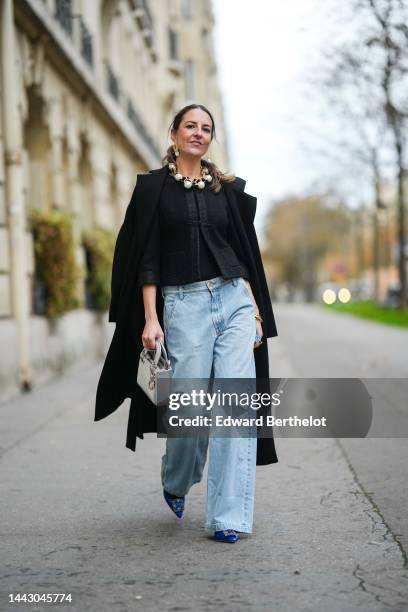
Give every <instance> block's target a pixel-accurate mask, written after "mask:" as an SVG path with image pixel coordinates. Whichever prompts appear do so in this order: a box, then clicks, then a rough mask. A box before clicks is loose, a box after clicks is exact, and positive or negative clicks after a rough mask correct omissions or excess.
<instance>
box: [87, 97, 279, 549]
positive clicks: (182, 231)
mask: <svg viewBox="0 0 408 612" xmlns="http://www.w3.org/2000/svg"><path fill="white" fill-rule="evenodd" d="M214 135H215V125H214V120H213V117H212V115H211V113H210V111H209V110H208V109H207V108H205V107H204V106H202V105H199V104H193V105H189V106H186V107H184V108H183V109H181V110H180V111H179V112H178V113H177V114H176V116H175V117H174V120H173V122H172V129H171V140H172V145H171V146H170V147H169V148H168V150H167V153H166V155H165V157H164V158H163V160H162V163H163V164H164V165H163V168H161V169H159V170H157V171H153V173H157V174H160V176H161V181H160V187H159V188H158V189H157V192H156V195H155V197H154V201H155V205H154V206H153V209H154V210H149V212H148V213H147V211H145V213H142V207H143V206H144V207H146V209H147V206H148V204H147V203H146V202H152V201H153V195H152V193H153V189H150V192H149V193H150V195H149V197H145V198H144V199H143V201H142V199H141V198H142V194H140V195H139V198H138V197H137V195H136V189H135V191H134V194H133V196H132V202H133V203H134V205H133V208H132V207H131V206H129V207H128V211H127V213H126V218H125V221H124V224H123V226H122V228H121V232H120V234H119V236H118V241H117V245H116V249H115V257H114V263H113V272H112V302H111V308H110V317H109V320H116V322H117V329H118V328H119V330H121V333H119V334H118V337H117V338H116V344H118V343H120V342H121V341H120V340H119V338H122V343H123V342H124V335H125V334H124V330H125V323H124V322H125V321H127V324H126V325H127V328H128V329H129V328H130V329H133V330H134V331H135V330H138V331H139V333H140V341H141V344H142V346H143V347H144V348H149V349H153V348H155V345H156V340H157V339H159V340H161V341H162V342H163V343H164V344H165V345H166V348H167V353H168V357H169V359H170V361H171V364H172V368H173V377H174V378H175V379H177V378H184V379H185V378H188V379H192V378H206V379H210V378H215V379H219V378H240V379H241V378H243V379H256V378H257V377H264V378H265V379H267V378H268V377H269V371H268V357H267V350H266V349H267V347H266V339H265V331H264V329H263V325H264V324H266V337H271V336H276V335H277V332H276V326H275V322H274V318H273V313H272V306H271V304H270V299H269V293H268V292H267V289H266V282H265V275H264V271H263V267H262V261H261V259H260V254H259V248H258V243H257V240H256V234H255V230H254V227H253V216H254V215H255V210H254V209H252V210H251V208H250V205H249V204H248V200H247V201H246V202H245V203H247V204H248V210H246V211H242V212H241V213H240V214H238V211H239V210H240V208H239V206H237V205H236V201H235V199H234V196H233V192H236V191H238V192H241V193H243V185H245V182H244V181H243V180H242V179H239V178H238V177H235V176H232V175H227V174H223V173H221V172H220V171H219V169H218V168H217V167H216V165H215V164H213V163H212V162H211V161H210V160H209V159H208V158H207V159H206V158H205V156H206V155H207V151H208V148H209V146H210V143H211V141H212V139H213V137H214ZM146 193H147V190H145V194H146ZM244 195H245V196H246V198H250V199H252V204H253V205H254V206H256V200H255V204H254V202H253V200H254V198H252V197H251V196H248V194H244ZM139 200H140V201H139ZM132 202H131V204H132ZM232 202H234V203H235V205H234V204H233V203H232ZM149 208H150V207H149ZM145 216H147V217H148V222H146V223H145V226H143V221H142V219H143V218H144V217H145ZM138 218H139V223H138ZM138 226H139V229H137V228H138ZM146 226H148V228H149V230H148V235H147V236H143V235H142V234H141V231H142V229H143V227H144V228H145V229H146ZM133 234H134V235H133ZM132 262H133V264H134V266H135V267H136V269H135V267H134V266H133V272H132V273H131V272H130V270H131V267H132ZM129 276H130V277H131V280H129ZM252 281H254V283H255V286H256V289H255V291H254V292H255V294H257V297H258V301H259V302H260V303H258V301H257V300H256V299H255V296H254V292H253V290H252ZM135 286H136V290H135V289H134V287H135ZM130 287H133V290H134V292H135V293H137V295H138V303H137V304H136V305H135V308H134V311H133V313H132V312H131V311H130V309H129V302H131V301H132V298H131V297H130V296H131V292H130V291H129V288H130ZM124 296H129V298H128V299H126V298H125V297H124ZM133 296H134V294H133ZM133 299H134V297H133ZM119 311H121V314H120V315H119V314H118V313H119ZM125 313H127V314H125ZM135 313H136V314H135ZM142 317H143V318H142ZM264 318H265V319H266V320H265V322H264ZM112 345H115V337H114V339H113V341H112ZM112 345H111V347H110V351H109V353H110V357H109V353H108V356H107V360H106V362H105V365H104V371H105V372H104V371H103V372H102V375H101V380H100V382H99V385H98V392H97V409H96V415H95V420H99V419H100V418H104V416H107V414H110V413H111V412H113V410H114V409H115V408H116V407H117V405H118V402H119V403H121V402H120V399H121V397H122V396H123V394H125V397H126V396H129V397H132V404H131V412H130V416H129V425H128V440H127V445H128V447H129V448H132V449H133V450H134V444H133V445H132V442H131V437H132V434H133V435H134V432H136V435H139V437H142V438H143V432H146V431H155V430H157V424H152V422H151V418H152V417H151V413H152V408H151V409H150V416H148V415H147V411H146V410H141V406H137V404H136V401H137V399H139V400H140V398H141V396H140V390H139V392H138V391H137V389H135V386H134V381H131V380H130V376H131V375H132V374H133V376H134V377H136V371H135V370H133V372H132V373H131V372H130V371H129V370H128V373H127V374H125V376H124V379H122V380H123V385H122V390H121V391H118V390H117V389H116V392H114V393H113V394H112V390H110V401H108V402H107V401H106V397H103V396H104V395H106V391H107V388H106V377H107V371H108V368H110V370H112V366H113V360H114V359H115V357H114V356H115V355H116V356H117V354H118V348H119V347H118V346H116V348H112ZM133 351H135V352H136V348H135V346H134V345H133ZM257 351H262V357H261V356H260V357H259V359H257V358H256V352H257ZM127 354H129V353H127ZM124 355H125V356H124ZM137 357H138V355H137ZM132 359H133V361H132V362H133V363H134V357H132ZM117 361H118V359H117V357H116V365H115V367H116V370H117V371H118V369H119V367H120V366H119V364H118V363H117ZM120 362H121V364H122V368H123V364H124V363H126V351H125V353H124V354H123V351H122V355H121V359H120ZM109 364H110V365H109ZM104 380H105V382H104ZM254 382H255V380H254ZM108 393H109V392H108ZM119 396H120V397H119ZM122 401H123V400H122ZM146 402H149V400H148V399H146V398H145V399H143V404H144V407H145V408H146ZM149 403H150V402H149ZM150 406H151V407H152V405H151V404H150ZM260 442H263V445H260ZM266 444H267V445H268V450H267V449H266ZM262 448H263V450H262ZM207 451H208V454H209V465H208V482H207V512H206V520H205V529H206V530H207V531H209V532H211V533H212V534H213V537H214V539H215V540H217V541H220V542H229V543H233V542H236V541H237V540H238V539H239V533H252V526H253V506H254V492H255V471H256V465H257V463H258V464H261V463H264V464H265V463H275V462H276V461H277V457H276V453H275V448H274V443H273V438H269V439H263V440H260V439H258V440H257V437H256V435H255V436H254V435H252V436H251V435H248V436H247V437H243V436H239V437H217V436H210V437H203V436H190V437H171V436H168V437H167V439H166V450H165V454H164V455H163V458H162V465H161V481H162V487H163V495H164V499H165V500H166V502H167V504H168V506H169V507H170V509H171V510H172V511H173V512H174V514H175V515H176V516H177V517H178V518H181V517H182V516H183V512H184V509H185V505H186V496H187V494H188V492H189V491H190V489H191V487H192V485H193V484H195V483H197V482H200V480H201V478H202V473H203V469H204V465H205V462H206V455H207Z"/></svg>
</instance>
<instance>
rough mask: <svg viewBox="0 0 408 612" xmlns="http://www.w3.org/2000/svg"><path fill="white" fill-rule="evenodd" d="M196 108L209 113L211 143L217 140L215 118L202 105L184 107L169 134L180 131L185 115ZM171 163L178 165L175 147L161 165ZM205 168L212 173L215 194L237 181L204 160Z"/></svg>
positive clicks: (167, 153)
mask: <svg viewBox="0 0 408 612" xmlns="http://www.w3.org/2000/svg"><path fill="white" fill-rule="evenodd" d="M194 108H201V110H203V111H204V112H205V113H207V115H209V117H210V118H211V123H212V126H211V141H212V139H213V138H215V139H216V135H215V123H214V118H213V116H212V114H211V113H210V111H209V110H208V108H206V107H205V106H203V105H202V104H189V105H188V106H184V108H182V109H180V110H179V111H178V112H177V113H176V115H175V117H174V119H173V121H172V122H171V125H170V127H169V132H170V131H171V130H172V129H174V130H175V131H177V130H178V128H179V125H180V123H181V120H182V119H183V117H184V115H185V114H186V113H187V112H188V111H189V110H192V109H194ZM170 162H173V163H177V157H176V156H175V154H174V149H173V145H170V146H169V148H168V149H167V151H166V155H165V156H164V157H163V159H162V160H161V163H162V164H163V165H165V164H168V163H170ZM201 162H202V164H203V166H206V167H207V168H208V170H209V171H210V173H211V176H212V177H213V180H212V182H211V185H210V188H211V189H213V190H214V191H215V192H218V191H219V190H220V189H221V187H222V185H223V183H232V182H233V181H235V178H236V177H235V176H234V175H233V174H226V173H224V172H221V170H220V169H219V168H218V167H217V166H216V164H214V162H212V161H211V162H209V161H208V160H206V159H204V158H202V160H201Z"/></svg>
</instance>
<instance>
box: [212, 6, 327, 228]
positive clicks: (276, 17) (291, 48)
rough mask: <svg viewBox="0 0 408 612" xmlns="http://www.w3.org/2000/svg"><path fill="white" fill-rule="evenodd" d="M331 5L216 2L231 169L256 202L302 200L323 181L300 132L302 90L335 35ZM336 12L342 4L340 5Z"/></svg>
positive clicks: (261, 207) (261, 209)
mask: <svg viewBox="0 0 408 612" xmlns="http://www.w3.org/2000/svg"><path fill="white" fill-rule="evenodd" d="M329 5H330V2H329V0H253V1H252V2H250V3H248V2H247V1H245V2H244V0H213V8H214V15H215V19H216V27H215V31H214V43H215V51H216V57H217V64H218V74H219V83H220V87H221V91H222V95H223V101H224V111H225V123H226V127H227V131H228V138H229V151H230V156H231V165H230V168H228V170H230V171H231V172H234V173H235V174H238V175H239V176H242V177H243V178H245V179H246V180H247V186H246V191H247V192H248V193H251V194H253V195H255V196H257V198H258V208H257V216H256V227H257V229H260V228H261V227H262V219H263V217H264V215H265V212H266V210H267V208H268V206H269V202H270V201H271V199H272V198H278V197H282V196H284V195H286V194H288V193H302V192H303V190H304V189H307V188H308V187H309V186H310V185H311V183H312V182H313V181H315V180H316V179H317V180H319V177H320V176H321V175H322V174H324V172H325V168H324V164H322V166H321V167H319V166H317V165H316V161H315V160H313V162H311V160H310V156H309V155H308V152H307V151H306V150H305V149H304V148H303V145H302V139H301V137H300V132H299V124H301V123H302V121H303V119H305V118H306V119H307V117H304V114H307V113H308V108H310V106H309V105H310V103H311V101H307V100H304V99H302V93H301V83H302V80H303V79H304V77H305V75H307V73H308V71H309V70H310V66H311V65H312V63H313V61H314V60H313V58H315V57H316V54H318V53H319V48H321V45H323V44H324V41H325V40H326V39H327V38H328V37H330V36H331V26H330V19H329V17H328V15H329V13H328V12H327V11H328V8H329ZM337 8H338V3H337Z"/></svg>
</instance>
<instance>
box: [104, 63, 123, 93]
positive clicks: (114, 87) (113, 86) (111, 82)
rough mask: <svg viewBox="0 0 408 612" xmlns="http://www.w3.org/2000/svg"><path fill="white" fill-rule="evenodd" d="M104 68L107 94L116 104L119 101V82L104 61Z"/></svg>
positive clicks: (108, 64) (110, 67)
mask: <svg viewBox="0 0 408 612" xmlns="http://www.w3.org/2000/svg"><path fill="white" fill-rule="evenodd" d="M105 66H106V83H107V88H108V91H109V93H110V94H111V95H112V96H113V97H114V98H115V100H116V101H117V102H119V100H120V81H119V78H118V77H117V75H116V74H115V71H114V70H113V68H112V66H111V65H110V63H109V62H108V60H105Z"/></svg>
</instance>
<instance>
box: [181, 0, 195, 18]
mask: <svg viewBox="0 0 408 612" xmlns="http://www.w3.org/2000/svg"><path fill="white" fill-rule="evenodd" d="M181 14H182V16H183V17H184V18H185V19H191V18H192V16H193V12H192V2H191V0H181Z"/></svg>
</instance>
